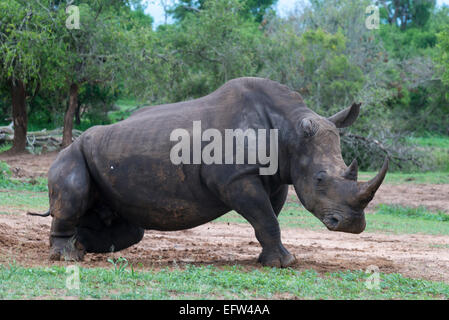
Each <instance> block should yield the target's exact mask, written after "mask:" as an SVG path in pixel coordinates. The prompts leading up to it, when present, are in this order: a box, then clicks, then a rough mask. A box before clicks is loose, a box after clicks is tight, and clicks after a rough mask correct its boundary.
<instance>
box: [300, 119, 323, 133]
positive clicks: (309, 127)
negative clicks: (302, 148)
mask: <svg viewBox="0 0 449 320" xmlns="http://www.w3.org/2000/svg"><path fill="white" fill-rule="evenodd" d="M299 131H300V134H301V135H302V136H303V137H306V138H309V137H313V136H314V135H315V133H316V132H317V131H318V124H317V123H316V122H315V121H313V120H312V119H310V118H304V119H302V121H301V122H300V123H299Z"/></svg>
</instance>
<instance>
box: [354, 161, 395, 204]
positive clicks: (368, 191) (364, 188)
mask: <svg viewBox="0 0 449 320" xmlns="http://www.w3.org/2000/svg"><path fill="white" fill-rule="evenodd" d="M388 163H389V160H388V157H385V160H384V164H383V166H382V169H380V171H379V173H378V174H377V175H376V176H375V177H374V178H372V179H371V180H370V181H367V182H363V183H361V184H360V187H359V193H358V199H359V200H360V202H361V203H362V204H364V205H367V204H368V202H370V201H371V200H372V199H373V198H374V194H375V193H376V191H377V189H379V187H380V185H381V184H382V182H383V181H384V178H385V175H386V174H387V171H388Z"/></svg>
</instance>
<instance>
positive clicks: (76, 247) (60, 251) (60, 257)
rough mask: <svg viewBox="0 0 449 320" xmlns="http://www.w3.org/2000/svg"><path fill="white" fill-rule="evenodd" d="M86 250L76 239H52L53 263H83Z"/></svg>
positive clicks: (51, 258) (51, 254)
mask: <svg viewBox="0 0 449 320" xmlns="http://www.w3.org/2000/svg"><path fill="white" fill-rule="evenodd" d="M85 253H86V249H85V248H84V246H83V245H82V244H81V243H80V242H79V241H77V240H76V239H75V238H74V237H70V238H67V237H64V238H63V237H51V238H50V257H49V259H50V260H52V261H82V260H83V259H84V255H85Z"/></svg>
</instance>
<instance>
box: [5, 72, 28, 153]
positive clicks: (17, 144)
mask: <svg viewBox="0 0 449 320" xmlns="http://www.w3.org/2000/svg"><path fill="white" fill-rule="evenodd" d="M11 100H12V118H13V121H14V140H13V145H12V148H11V149H10V150H9V152H10V153H20V152H24V151H25V147H26V144H27V126H28V117H27V108H26V92H25V85H24V83H23V82H22V81H21V80H12V81H11Z"/></svg>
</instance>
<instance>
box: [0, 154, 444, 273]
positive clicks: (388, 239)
mask: <svg viewBox="0 0 449 320" xmlns="http://www.w3.org/2000/svg"><path fill="white" fill-rule="evenodd" d="M56 155H57V154H56V153H51V154H45V155H43V156H32V155H20V156H5V155H0V160H3V161H6V162H8V164H9V165H10V166H11V167H12V168H13V172H14V175H16V176H17V177H37V176H45V175H46V172H47V170H48V168H49V166H50V164H51V163H52V161H53V160H54V158H55V157H56ZM14 168H17V169H16V170H14ZM448 195H449V185H431V184H426V185H413V184H407V185H394V186H393V185H383V186H382V187H381V189H380V190H379V192H378V193H377V194H376V197H375V199H374V201H373V202H374V203H373V204H371V205H370V208H371V209H372V208H373V207H374V205H375V204H377V203H388V204H400V205H406V206H419V205H423V206H426V207H429V208H431V209H438V210H443V211H446V212H449V199H448ZM50 223H51V218H40V217H30V216H26V215H25V213H22V214H20V215H0V263H11V262H13V261H15V262H16V263H18V264H20V265H25V266H50V265H67V264H71V262H50V261H48V235H49V231H50ZM282 239H283V242H284V245H285V246H286V247H287V249H288V250H289V251H290V252H291V253H292V254H294V255H295V256H296V258H297V262H296V263H295V264H294V265H293V266H292V267H293V268H294V269H298V270H304V269H314V270H317V271H318V272H322V273H325V272H332V271H339V270H366V269H367V268H368V267H369V266H377V267H378V268H379V270H380V271H381V272H385V273H396V272H397V273H401V274H402V275H404V276H407V277H412V278H420V279H428V280H438V281H445V282H449V236H433V235H422V234H411V235H385V234H378V233H366V232H364V233H362V234H360V235H352V234H344V233H335V232H330V231H311V230H302V229H284V230H282ZM260 250H261V248H260V245H259V243H258V242H257V240H256V239H255V236H254V230H253V229H252V227H251V226H250V225H249V224H234V223H208V224H205V225H203V226H199V227H197V228H194V229H190V230H185V231H176V232H159V231H152V230H150V231H146V233H145V236H144V239H143V240H142V241H141V242H140V243H139V244H137V245H135V246H133V247H131V248H128V249H126V250H123V251H120V252H117V253H111V254H87V255H86V257H85V260H84V261H83V262H81V263H79V265H82V266H85V267H110V266H111V264H110V263H109V262H108V261H107V260H108V258H110V257H120V256H122V257H125V258H127V259H128V261H129V262H130V263H132V264H133V266H134V267H137V268H144V269H149V268H153V269H154V268H155V269H160V268H164V267H173V266H176V265H183V264H187V263H188V264H196V265H207V264H214V265H216V266H224V265H226V266H227V265H234V264H239V265H242V266H244V267H245V268H248V269H254V268H259V267H260V265H259V264H258V263H257V256H258V254H259V253H260Z"/></svg>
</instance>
